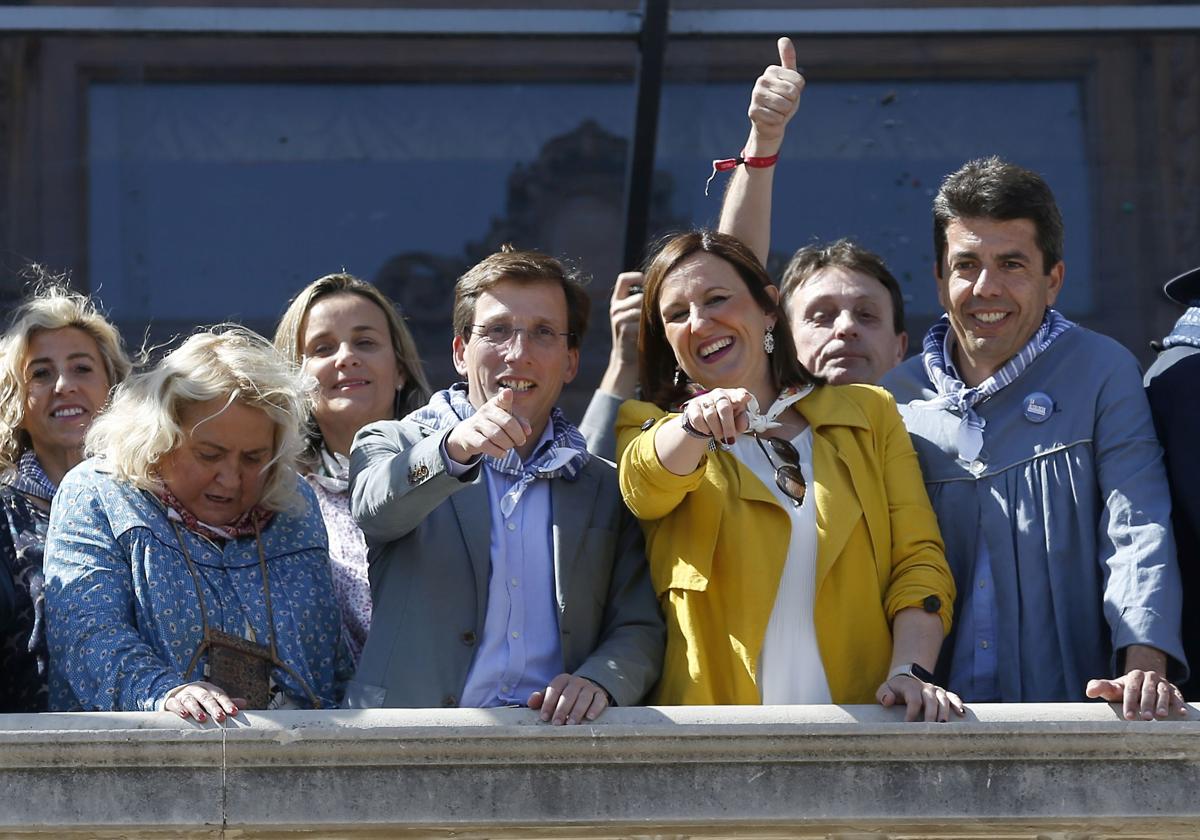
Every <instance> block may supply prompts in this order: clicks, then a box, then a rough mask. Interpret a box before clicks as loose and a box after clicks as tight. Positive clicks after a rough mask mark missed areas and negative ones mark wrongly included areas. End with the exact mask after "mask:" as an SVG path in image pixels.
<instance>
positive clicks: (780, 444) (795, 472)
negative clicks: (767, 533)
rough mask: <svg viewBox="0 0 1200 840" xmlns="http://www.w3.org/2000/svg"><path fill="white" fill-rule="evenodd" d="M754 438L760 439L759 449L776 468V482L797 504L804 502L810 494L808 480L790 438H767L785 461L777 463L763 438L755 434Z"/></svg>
mask: <svg viewBox="0 0 1200 840" xmlns="http://www.w3.org/2000/svg"><path fill="white" fill-rule="evenodd" d="M754 439H755V440H756V441H758V447H759V449H761V450H762V451H763V454H764V455H766V456H767V463H769V464H770V465H771V466H772V467H774V468H775V484H776V485H777V486H778V487H779V489H780V490H782V491H783V492H784V495H786V496H787V497H788V498H789V499H791V500H792V501H793V502H795V503H796V505H797V506H800V505H802V504H804V497H805V496H806V495H807V494H808V482H807V481H805V480H804V473H803V472H802V471H801V470H800V453H799V452H798V451H797V450H796V447H795V446H794V445H793V444H792V442H791V441H790V440H783V439H782V438H773V437H769V438H767V439H766V441H767V443H768V444H770V445H771V449H773V450H775V455H776V456H777V457H778V458H779V460H781V461H783V463H782V464H778V465H777V464H776V463H775V459H774V458H772V457H771V453H770V452H769V451H768V450H767V447H766V446H764V445H763V438H761V437H759V436H758V435H755V436H754Z"/></svg>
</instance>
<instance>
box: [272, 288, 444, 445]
mask: <svg viewBox="0 0 1200 840" xmlns="http://www.w3.org/2000/svg"><path fill="white" fill-rule="evenodd" d="M339 294H348V295H357V296H358V297H360V298H363V299H364V300H368V301H370V302H371V303H373V304H375V305H376V306H378V307H379V308H380V310H382V311H383V317H384V319H385V320H386V321H387V325H388V334H389V336H390V338H391V341H392V352H393V353H394V354H395V356H396V370H398V371H400V373H401V374H402V375H403V376H404V385H403V387H402V388H401V389H400V392H399V394H398V395H397V396H396V408H395V412H396V417H397V418H400V417H403V416H404V415H405V414H408V413H409V412H411V411H416V410H417V409H418V408H421V407H422V406H424V405H425V403H427V402H428V401H429V394H430V390H429V380H427V379H426V378H425V369H424V368H423V367H421V357H420V355H419V354H418V353H417V343H416V341H414V340H413V336H412V333H411V332H410V331H409V329H408V327H407V326H406V325H405V323H404V318H403V316H402V315H401V314H400V312H399V310H398V308H397V307H396V305H395V304H393V303H392V302H391V301H390V300H388V298H387V296H386V295H384V293H383V292H381V291H379V289H377V288H376V287H375V286H373V285H371V284H370V283H367V282H366V281H364V280H360V279H359V278H357V277H355V276H354V275H353V274H346V273H345V272H339V273H337V274H326V275H325V276H324V277H318V278H317V279H316V280H314V281H312V282H311V283H309V284H308V285H307V286H305V287H304V288H303V289H301V290H300V293H299V294H298V295H296V297H294V298H293V299H292V302H291V303H289V304H288V308H287V309H286V310H284V313H283V316H282V317H281V318H280V319H279V326H278V327H276V328H275V349H277V350H278V351H279V352H280V353H281V354H283V356H284V358H286V359H288V360H289V361H291V362H293V363H295V364H296V365H302V364H303V362H304V335H303V333H302V331H303V329H304V321H305V319H306V318H307V317H308V313H309V312H311V311H312V308H313V306H314V305H316V303H317V301H319V300H322V299H323V298H327V297H332V296H333V295H339ZM311 408H312V406H311V404H310V406H309V409H310V411H311ZM312 432H313V434H314V435H315V436H316V437H317V438H319V437H320V430H319V429H316V423H315V422H314V423H313V430H312Z"/></svg>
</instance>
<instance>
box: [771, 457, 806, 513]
mask: <svg viewBox="0 0 1200 840" xmlns="http://www.w3.org/2000/svg"><path fill="white" fill-rule="evenodd" d="M793 451H795V450H793ZM775 483H776V484H778V485H779V489H780V490H782V491H783V492H784V493H786V494H787V495H788V497H789V498H791V499H793V500H795V502H796V503H797V504H803V503H804V496H805V494H806V493H808V484H807V483H806V482H805V481H804V473H802V472H800V468H799V467H798V466H796V465H795V464H784V465H783V466H782V467H780V468H779V469H777V470H776V471H775Z"/></svg>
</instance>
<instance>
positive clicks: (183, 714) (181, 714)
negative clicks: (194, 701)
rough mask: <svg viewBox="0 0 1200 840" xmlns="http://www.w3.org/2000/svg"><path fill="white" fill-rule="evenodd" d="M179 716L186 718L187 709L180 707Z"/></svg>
mask: <svg viewBox="0 0 1200 840" xmlns="http://www.w3.org/2000/svg"><path fill="white" fill-rule="evenodd" d="M179 716H180V717H181V718H183V719H184V720H186V719H187V709H180V710H179Z"/></svg>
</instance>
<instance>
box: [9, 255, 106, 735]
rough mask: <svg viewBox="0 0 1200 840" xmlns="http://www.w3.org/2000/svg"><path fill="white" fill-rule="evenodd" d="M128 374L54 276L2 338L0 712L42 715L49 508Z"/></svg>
mask: <svg viewBox="0 0 1200 840" xmlns="http://www.w3.org/2000/svg"><path fill="white" fill-rule="evenodd" d="M128 373H129V359H128V357H127V356H126V355H125V350H124V348H123V346H122V344H121V337H120V335H119V334H118V333H117V330H116V328H115V327H113V325H112V324H111V323H109V322H108V321H107V320H106V319H105V318H104V316H103V315H101V314H100V313H99V312H98V311H97V310H96V307H95V306H94V305H93V303H92V301H91V300H90V299H89V298H87V297H86V296H84V295H81V294H77V293H75V292H72V291H71V290H70V289H68V288H67V287H66V286H65V285H64V284H63V282H62V281H61V279H58V278H51V277H44V278H43V281H42V285H40V286H39V287H38V288H36V289H35V291H34V292H33V294H32V295H30V297H28V298H27V299H26V300H25V301H24V302H23V303H22V304H21V305H20V306H19V307H18V308H17V310H16V312H15V313H14V315H13V319H12V326H10V327H9V329H8V331H7V332H5V333H4V336H3V337H2V338H0V473H2V474H3V485H2V486H0V511H2V513H3V521H2V522H0V674H3V675H4V678H3V680H0V712H37V711H45V709H46V704H47V682H46V680H47V669H48V659H47V657H48V654H47V650H46V636H45V633H46V621H45V615H44V600H43V588H44V583H45V577H44V574H43V568H42V556H43V551H44V549H45V544H46V527H47V524H48V523H49V519H50V504H51V502H52V501H53V499H54V496H55V493H56V492H57V491H58V486H59V484H60V483H61V482H62V479H63V476H64V475H66V473H67V471H68V470H69V469H71V468H72V467H74V466H75V465H76V464H78V463H79V461H80V460H81V459H82V458H83V441H84V435H85V434H86V433H87V431H88V428H89V427H90V426H91V424H92V421H94V420H95V419H96V417H97V416H98V415H99V413H100V412H101V411H102V410H103V409H104V407H105V405H106V404H107V402H108V395H109V391H110V390H111V389H112V388H113V387H114V386H115V385H117V384H118V383H119V382H121V380H123V379H124V378H125V377H126V376H127V375H128Z"/></svg>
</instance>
